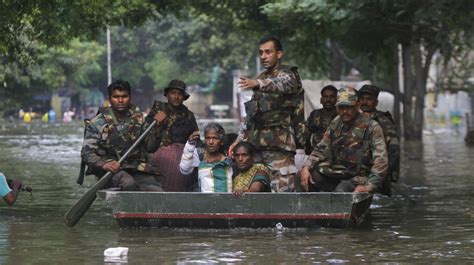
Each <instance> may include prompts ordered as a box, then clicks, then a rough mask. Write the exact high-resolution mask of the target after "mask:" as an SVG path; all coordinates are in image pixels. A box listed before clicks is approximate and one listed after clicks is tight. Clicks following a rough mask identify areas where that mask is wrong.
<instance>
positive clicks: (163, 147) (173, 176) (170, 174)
mask: <svg viewBox="0 0 474 265" xmlns="http://www.w3.org/2000/svg"><path fill="white" fill-rule="evenodd" d="M158 111H162V112H164V113H166V119H165V122H164V124H163V125H162V126H161V127H160V128H159V129H158V133H157V135H158V137H159V138H160V140H161V141H160V142H161V143H160V147H159V149H158V150H157V151H156V152H154V153H150V154H149V157H148V161H149V162H148V165H149V166H150V167H149V170H150V171H151V172H156V173H157V174H158V181H159V182H160V184H161V185H162V187H163V189H164V190H165V191H189V190H190V189H192V187H193V185H195V183H194V182H195V181H197V176H192V175H184V174H181V172H180V171H179V163H180V161H181V156H182V155H183V149H184V144H185V143H186V141H187V140H188V138H189V136H190V135H191V133H193V132H194V131H197V130H199V128H198V126H197V123H196V118H195V117H194V114H193V113H192V112H191V111H190V110H188V108H187V107H186V106H184V105H181V106H179V107H177V108H176V107H172V106H171V105H170V104H169V103H166V102H160V101H155V103H154V104H153V107H152V109H151V111H150V114H149V115H148V116H147V120H148V119H150V120H151V119H153V117H154V116H155V114H156V113H157V112H158Z"/></svg>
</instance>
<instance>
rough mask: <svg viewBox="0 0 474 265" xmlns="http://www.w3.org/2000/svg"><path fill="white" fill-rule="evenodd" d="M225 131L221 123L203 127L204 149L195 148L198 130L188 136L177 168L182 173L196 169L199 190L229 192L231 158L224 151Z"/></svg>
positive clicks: (188, 172)
mask: <svg viewBox="0 0 474 265" xmlns="http://www.w3.org/2000/svg"><path fill="white" fill-rule="evenodd" d="M224 138H225V131H224V128H222V126H221V125H219V124H217V123H210V124H208V125H207V126H206V127H205V128H204V144H205V145H204V149H202V148H196V141H197V140H198V139H199V131H195V132H193V133H192V134H191V136H190V137H189V140H188V141H187V143H186V145H185V146H184V150H183V156H182V157H181V162H180V164H179V169H180V171H181V173H183V174H186V175H188V174H192V173H193V171H194V170H196V169H197V171H198V183H199V188H200V191H201V192H231V191H232V174H233V170H232V166H231V159H230V158H229V157H227V156H226V155H225V151H224Z"/></svg>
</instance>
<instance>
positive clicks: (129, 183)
mask: <svg viewBox="0 0 474 265" xmlns="http://www.w3.org/2000/svg"><path fill="white" fill-rule="evenodd" d="M147 126H148V123H144V119H143V114H142V113H141V112H140V110H139V109H138V108H137V107H135V106H131V107H130V109H129V110H128V112H127V116H126V118H125V119H124V120H123V121H118V120H117V119H116V118H115V114H114V111H113V110H112V109H111V108H104V109H102V110H101V112H100V113H99V114H98V115H97V116H96V117H95V118H93V119H92V120H91V121H90V123H89V124H88V125H87V127H86V130H85V135H84V143H83V146H82V150H81V155H82V159H83V161H84V162H85V163H86V164H87V166H88V172H87V173H88V174H94V175H96V176H97V177H99V178H100V177H102V176H103V175H104V174H105V173H106V172H105V171H104V169H103V166H104V165H105V164H106V163H107V162H110V161H113V160H115V161H118V160H119V159H120V157H121V156H123V155H124V153H125V152H126V151H127V150H128V149H129V148H130V146H131V145H132V144H133V142H134V141H135V140H136V139H137V138H138V137H139V136H140V135H141V134H142V132H143V131H144V130H145V129H146V127H147ZM155 132H156V130H155V128H153V129H152V130H151V131H150V132H149V133H148V135H147V136H146V137H145V139H144V140H143V142H142V143H141V144H140V145H139V146H138V147H136V148H135V149H134V150H133V151H132V152H131V153H130V154H129V156H128V157H127V159H125V161H123V162H122V164H121V170H120V171H119V172H117V173H115V174H114V176H113V177H112V179H111V181H110V182H109V184H108V187H120V188H121V189H122V190H147V189H148V188H149V186H154V187H159V186H160V185H159V183H158V182H157V181H156V180H155V179H154V176H152V175H150V174H148V172H146V171H145V167H146V163H147V152H153V151H155V150H156V148H158V144H159V142H158V141H157V140H156V139H157V138H156V136H155V135H154V134H155Z"/></svg>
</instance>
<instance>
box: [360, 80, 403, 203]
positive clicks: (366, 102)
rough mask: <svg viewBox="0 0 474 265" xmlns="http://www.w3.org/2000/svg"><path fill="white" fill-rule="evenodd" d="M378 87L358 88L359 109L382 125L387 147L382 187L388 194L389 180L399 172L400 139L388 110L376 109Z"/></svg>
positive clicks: (394, 179) (397, 176) (396, 178)
mask: <svg viewBox="0 0 474 265" xmlns="http://www.w3.org/2000/svg"><path fill="white" fill-rule="evenodd" d="M379 93H380V89H379V88H378V87H376V86H373V85H364V86H362V87H361V89H360V90H359V94H360V109H361V110H362V111H363V112H364V113H366V114H369V115H371V116H372V118H373V119H374V120H376V121H377V122H378V123H379V124H380V126H381V127H382V130H383V134H384V136H385V144H386V145H387V149H388V162H389V166H388V171H387V176H388V177H387V180H388V181H387V183H386V184H387V185H385V187H384V194H387V195H390V193H391V192H390V181H392V182H397V181H398V178H399V172H400V141H399V136H398V132H397V127H396V126H395V122H394V121H393V118H392V115H391V114H390V112H388V111H387V112H383V111H379V110H377V104H378V100H377V98H378V96H379Z"/></svg>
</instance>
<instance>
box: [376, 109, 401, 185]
mask: <svg viewBox="0 0 474 265" xmlns="http://www.w3.org/2000/svg"><path fill="white" fill-rule="evenodd" d="M373 119H374V120H376V121H377V122H378V123H379V124H380V126H381V127H382V130H383V135H384V136H385V143H386V145H387V149H388V162H389V166H388V171H387V177H388V178H389V179H390V180H391V181H392V182H397V181H398V178H399V175H400V141H399V137H398V132H397V128H396V127H395V122H394V121H393V118H392V115H391V114H390V112H388V111H387V112H383V111H378V110H377V111H375V113H374V114H373Z"/></svg>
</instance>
